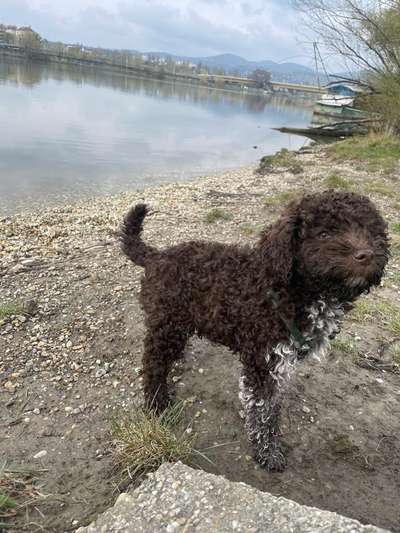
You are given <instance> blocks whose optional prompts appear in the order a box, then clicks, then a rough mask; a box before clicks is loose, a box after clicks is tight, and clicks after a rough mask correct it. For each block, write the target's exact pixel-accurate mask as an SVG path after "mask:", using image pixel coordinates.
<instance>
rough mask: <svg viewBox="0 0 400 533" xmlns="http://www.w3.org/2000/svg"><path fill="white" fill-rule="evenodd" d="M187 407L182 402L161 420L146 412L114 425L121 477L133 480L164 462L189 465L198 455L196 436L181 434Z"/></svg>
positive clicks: (113, 435) (161, 417) (116, 457)
mask: <svg viewBox="0 0 400 533" xmlns="http://www.w3.org/2000/svg"><path fill="white" fill-rule="evenodd" d="M184 405H185V404H184V403H183V402H178V403H176V404H174V405H172V406H171V407H169V408H168V409H166V410H165V411H164V412H163V413H162V414H161V415H160V416H157V415H156V414H154V413H153V412H148V411H145V410H143V409H135V410H134V411H132V413H131V414H130V415H126V416H123V417H122V418H119V419H115V420H114V421H113V428H112V438H113V443H114V460H115V464H116V466H117V469H118V471H119V473H120V474H121V475H122V476H126V475H127V476H129V477H131V478H134V477H137V476H140V475H143V474H145V473H147V472H151V471H153V470H156V469H157V468H158V467H159V466H160V465H161V464H162V463H163V462H166V461H168V462H176V461H188V460H189V459H190V458H191V457H192V455H193V454H194V453H195V450H194V448H193V446H194V441H195V438H196V436H195V435H194V434H193V433H188V432H187V429H186V430H183V431H182V430H181V432H180V434H178V432H177V425H178V424H179V423H180V422H181V421H182V417H183V411H184Z"/></svg>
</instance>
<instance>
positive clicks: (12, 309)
mask: <svg viewBox="0 0 400 533" xmlns="http://www.w3.org/2000/svg"><path fill="white" fill-rule="evenodd" d="M22 312H23V307H22V305H20V304H18V303H13V302H10V303H0V320H5V319H6V318H9V317H10V316H13V315H19V314H21V313H22Z"/></svg>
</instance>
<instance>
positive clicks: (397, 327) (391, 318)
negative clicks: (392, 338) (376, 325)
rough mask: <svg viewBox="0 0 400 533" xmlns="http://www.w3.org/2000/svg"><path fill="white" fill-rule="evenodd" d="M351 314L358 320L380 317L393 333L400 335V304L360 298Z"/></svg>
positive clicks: (370, 319) (366, 320)
mask: <svg viewBox="0 0 400 533" xmlns="http://www.w3.org/2000/svg"><path fill="white" fill-rule="evenodd" d="M350 316H351V317H352V318H353V320H355V321H356V322H368V321H372V320H374V321H375V320H376V319H377V318H378V319H380V321H381V322H382V323H383V325H384V326H385V327H386V329H388V330H389V331H390V332H391V333H392V334H393V335H396V336H399V335H400V306H398V305H396V304H393V303H391V302H388V301H384V300H383V301H380V302H371V301H370V300H368V299H362V300H359V301H358V302H357V303H356V304H355V306H354V309H353V310H352V311H351V313H350Z"/></svg>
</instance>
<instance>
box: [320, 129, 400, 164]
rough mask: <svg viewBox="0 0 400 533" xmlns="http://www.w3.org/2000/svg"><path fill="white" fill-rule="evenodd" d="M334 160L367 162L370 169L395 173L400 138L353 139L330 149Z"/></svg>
mask: <svg viewBox="0 0 400 533" xmlns="http://www.w3.org/2000/svg"><path fill="white" fill-rule="evenodd" d="M328 153H329V154H330V155H331V156H332V158H333V159H351V160H358V161H363V162H366V163H367V165H368V167H369V168H370V169H377V170H379V169H382V170H384V171H385V172H390V171H393V170H394V169H395V168H396V166H397V165H398V162H399V159H400V138H399V137H397V136H395V135H391V134H389V133H371V134H369V135H365V136H360V137H352V138H350V139H346V140H345V141H341V142H338V143H335V144H333V145H332V146H330V147H329V148H328Z"/></svg>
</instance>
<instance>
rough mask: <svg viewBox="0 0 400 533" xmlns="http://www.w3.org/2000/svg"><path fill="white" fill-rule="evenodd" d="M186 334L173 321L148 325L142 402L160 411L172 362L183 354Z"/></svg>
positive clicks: (165, 400) (165, 398) (166, 398)
mask: <svg viewBox="0 0 400 533" xmlns="http://www.w3.org/2000/svg"><path fill="white" fill-rule="evenodd" d="M186 341H187V335H186V334H185V333H184V332H183V331H182V329H181V328H179V326H177V325H176V324H174V323H172V322H163V323H160V324H157V325H153V326H152V327H148V330H147V334H146V338H145V341H144V353H143V361H142V362H143V373H142V376H143V388H144V400H145V406H146V407H147V408H149V409H152V410H154V411H156V412H162V411H163V410H164V409H165V408H166V407H167V406H168V403H169V394H168V386H167V378H168V374H169V371H170V370H171V367H172V363H173V362H174V361H176V360H177V359H180V358H181V357H182V353H183V350H184V348H185V344H186Z"/></svg>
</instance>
